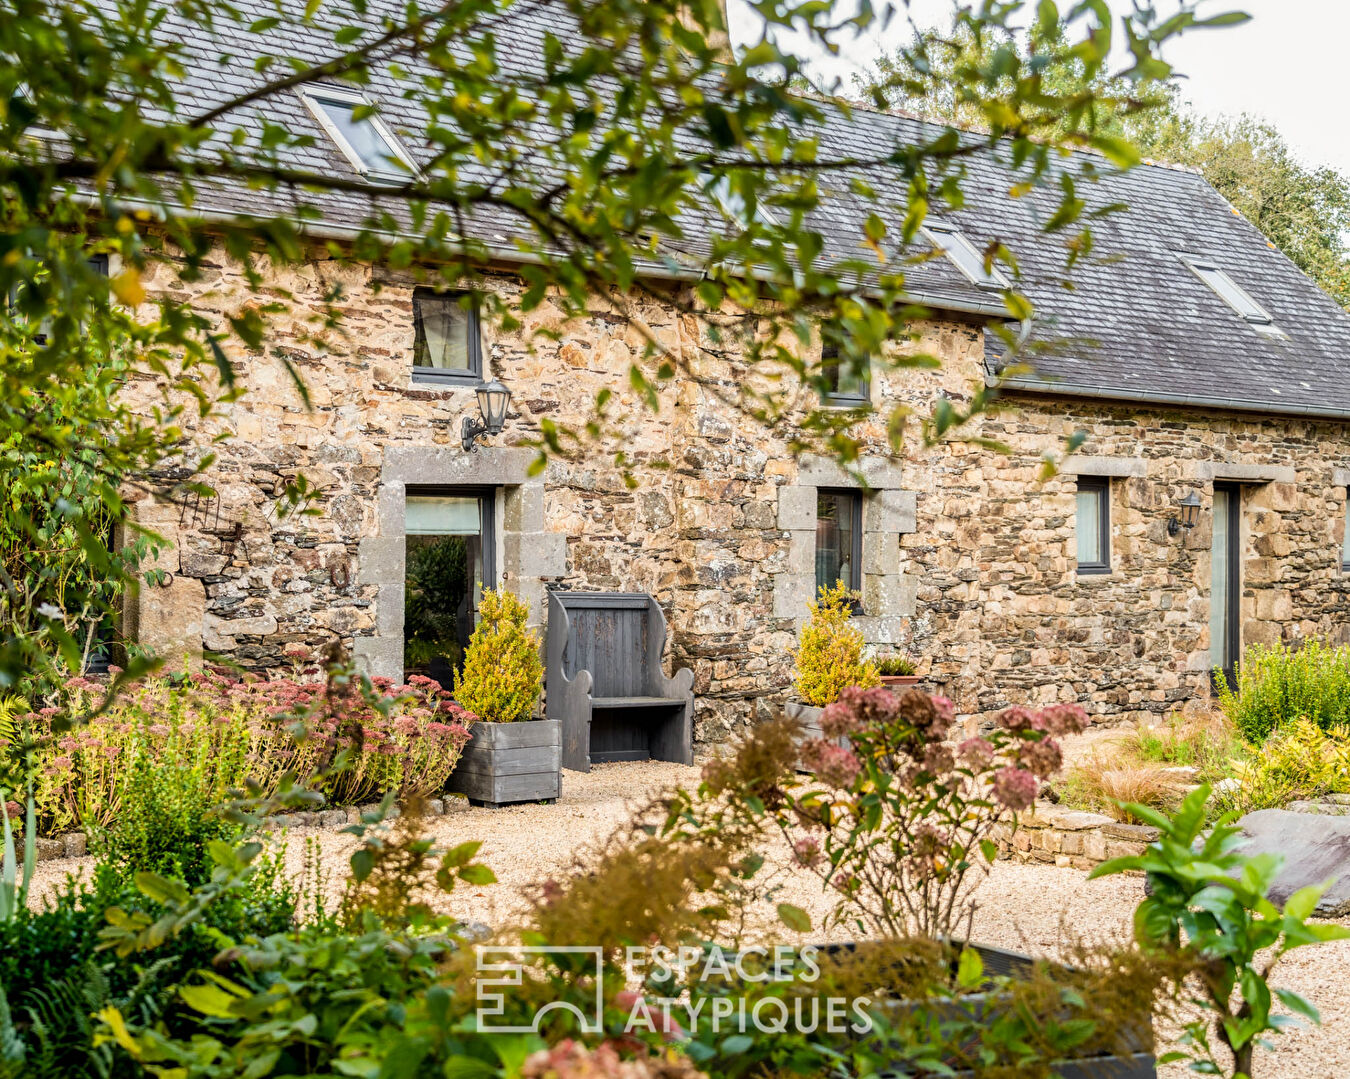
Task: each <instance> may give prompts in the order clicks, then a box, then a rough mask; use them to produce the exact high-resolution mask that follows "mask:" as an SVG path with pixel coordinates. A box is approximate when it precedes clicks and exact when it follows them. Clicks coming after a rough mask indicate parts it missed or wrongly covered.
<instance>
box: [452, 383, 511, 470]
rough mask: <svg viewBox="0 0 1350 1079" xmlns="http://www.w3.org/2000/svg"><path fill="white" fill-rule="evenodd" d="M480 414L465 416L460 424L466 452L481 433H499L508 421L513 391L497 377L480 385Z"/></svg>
mask: <svg viewBox="0 0 1350 1079" xmlns="http://www.w3.org/2000/svg"><path fill="white" fill-rule="evenodd" d="M477 392H478V415H477V416H465V417H464V423H463V424H462V425H461V426H460V429H459V433H460V441H461V442H462V443H463V444H464V452H465V453H468V452H469V451H470V450H472V449H473V447H474V443H475V442H476V441H477V440H478V437H479V436H480V435H499V434H501V433H502V426H503V425H504V424H505V423H506V407H507V405H509V404H510V403H511V391H510V390H508V389H507V388H506V387H505V386H503V385H502V384H501V383H500V382H498V381H497V380H496V379H495V378H494V379H493V380H492V381H491V382H484V383H483V384H482V385H481V386H479V387H478V391H477Z"/></svg>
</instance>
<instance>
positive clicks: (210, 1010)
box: [178, 985, 240, 1019]
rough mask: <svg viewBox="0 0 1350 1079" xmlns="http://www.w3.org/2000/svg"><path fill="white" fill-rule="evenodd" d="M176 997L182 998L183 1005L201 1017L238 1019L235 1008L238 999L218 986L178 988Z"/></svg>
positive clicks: (186, 986)
mask: <svg viewBox="0 0 1350 1079" xmlns="http://www.w3.org/2000/svg"><path fill="white" fill-rule="evenodd" d="M178 995H179V996H180V997H182V999H183V1003H184V1004H186V1005H187V1006H188V1007H189V1008H191V1009H193V1010H194V1011H198V1012H201V1013H202V1015H209V1016H212V1017H213V1018H216V1019H237V1018H238V1017H239V1012H238V1011H237V1010H236V1008H237V1006H238V1004H239V1000H240V997H239V996H238V995H236V994H233V993H227V992H226V991H225V990H224V989H222V988H221V987H220V986H218V985H184V986H182V987H180V988H179V990H178Z"/></svg>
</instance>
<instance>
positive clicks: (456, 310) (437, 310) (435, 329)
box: [413, 288, 483, 386]
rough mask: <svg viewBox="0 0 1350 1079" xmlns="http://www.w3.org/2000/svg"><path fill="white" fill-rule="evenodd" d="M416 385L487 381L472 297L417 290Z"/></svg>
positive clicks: (414, 369) (415, 290) (465, 383)
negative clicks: (422, 383) (485, 379)
mask: <svg viewBox="0 0 1350 1079" xmlns="http://www.w3.org/2000/svg"><path fill="white" fill-rule="evenodd" d="M413 381H414V382H441V383H449V384H451V385H461V386H477V385H478V384H479V383H480V382H482V381H483V343H482V338H481V336H480V331H479V322H478V308H477V306H476V305H475V304H474V302H473V297H472V296H470V295H469V294H468V293H464V292H437V291H436V290H435V289H429V288H415V289H413Z"/></svg>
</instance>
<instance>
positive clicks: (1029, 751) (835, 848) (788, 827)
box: [777, 687, 1087, 940]
mask: <svg viewBox="0 0 1350 1079" xmlns="http://www.w3.org/2000/svg"><path fill="white" fill-rule="evenodd" d="M953 721H954V714H953V712H952V706H951V702H950V701H948V700H946V699H945V698H943V697H930V696H929V695H928V694H926V693H924V692H922V691H920V690H917V689H903V690H901V691H899V692H898V693H891V692H889V691H888V690H885V689H870V690H863V689H858V688H856V687H855V688H851V689H846V690H844V692H843V693H842V694H841V695H840V697H839V700H838V701H836V702H835V703H834V704H831V705H830V706H829V707H828V708H826V709H825V712H824V714H823V715H822V716H821V720H820V725H821V729H822V731H823V733H824V737H821V738H813V739H808V740H807V741H806V742H805V743H804V744H803V745H802V750H801V759H802V764H803V765H804V766H805V767H807V768H809V769H811V771H812V772H814V773H815V782H809V783H807V784H805V785H804V786H803V787H801V788H799V789H795V790H791V791H790V792H789V793H788V794H787V795H786V804H785V806H784V809H783V811H782V812H781V813H779V814H778V817H777V819H778V820H779V822H780V825H781V826H782V828H783V830H784V835H785V837H786V838H787V839H788V841H789V842H790V843H791V844H792V849H793V853H794V855H795V856H796V860H797V862H798V864H799V865H801V866H802V867H804V868H805V869H806V870H807V871H808V872H810V873H811V874H812V875H814V876H816V877H818V878H819V879H820V881H821V882H822V884H823V885H824V886H825V887H826V888H829V889H831V890H833V892H834V893H835V894H837V895H838V896H839V898H840V899H841V900H842V902H841V903H840V904H839V906H838V907H837V918H838V919H839V920H840V921H849V922H852V923H853V924H855V925H856V927H857V928H858V930H859V931H860V932H861V933H864V934H867V935H872V936H881V937H904V936H918V937H931V938H933V939H935V940H942V939H951V938H953V937H955V936H958V935H961V934H968V933H969V931H970V918H971V917H972V916H973V914H974V903H973V901H972V900H971V898H970V895H971V890H972V887H973V882H972V879H971V876H970V874H971V871H972V870H976V869H977V868H978V869H979V870H982V872H983V873H988V871H989V866H990V865H991V864H992V863H993V861H994V858H995V857H996V853H997V850H996V846H995V842H994V832H995V829H996V828H997V827H998V825H999V824H1000V823H1002V822H1003V821H1004V819H1005V818H1006V817H1010V818H1011V822H1012V826H1013V827H1016V819H1017V814H1018V813H1020V812H1022V811H1025V810H1027V809H1030V808H1031V806H1032V803H1034V802H1035V800H1036V795H1037V792H1038V791H1039V790H1040V785H1041V783H1042V782H1044V781H1045V780H1046V779H1048V778H1049V777H1050V776H1051V775H1052V774H1053V773H1055V772H1056V771H1058V770H1059V767H1060V764H1061V762H1062V759H1063V758H1062V754H1061V751H1060V747H1059V743H1058V742H1057V741H1056V740H1055V739H1056V738H1057V737H1059V736H1062V735H1065V734H1078V733H1081V732H1082V731H1083V730H1084V729H1085V728H1086V726H1087V716H1086V715H1085V714H1084V713H1083V710H1082V709H1081V708H1080V707H1078V706H1077V705H1050V706H1049V707H1046V708H1043V709H1041V710H1039V711H1036V712H1032V711H1029V710H1027V709H1025V708H1008V709H1005V710H1004V711H1003V712H1001V713H999V715H998V717H997V724H996V726H995V728H994V729H993V730H992V731H990V732H989V734H988V735H987V736H983V737H975V738H968V739H966V740H965V741H963V742H961V743H960V744H959V745H956V746H953V745H952V744H951V743H950V741H949V740H948V738H949V735H950V734H951V731H952V724H953ZM841 742H842V744H841Z"/></svg>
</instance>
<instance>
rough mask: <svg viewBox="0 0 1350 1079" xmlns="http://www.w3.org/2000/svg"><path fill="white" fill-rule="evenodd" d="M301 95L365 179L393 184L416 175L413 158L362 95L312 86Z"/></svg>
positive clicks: (331, 87)
mask: <svg viewBox="0 0 1350 1079" xmlns="http://www.w3.org/2000/svg"><path fill="white" fill-rule="evenodd" d="M301 95H302V96H303V97H304V99H305V104H306V105H308V106H309V109H310V111H311V112H312V113H313V114H314V116H315V118H316V119H317V120H318V121H319V125H320V126H321V127H322V128H323V129H324V131H325V132H326V133H327V135H328V137H329V138H331V139H332V140H333V142H334V143H335V144H336V145H337V148H338V149H339V150H341V151H342V154H343V156H344V157H346V159H347V160H348V161H350V162H351V165H352V168H354V169H355V170H356V171H357V172H359V173H360V174H361V175H362V176H364V177H366V178H367V179H370V180H381V181H384V182H393V181H399V180H408V179H410V178H412V177H413V176H414V175H416V172H417V167H416V165H415V164H414V163H413V159H412V157H411V156H410V155H409V153H408V151H407V150H405V149H404V148H403V145H402V143H400V142H399V140H398V137H397V136H396V135H395V134H394V133H393V131H391V130H390V129H389V126H388V125H387V124H385V122H384V121H383V120H382V119H380V117H379V115H378V114H377V113H376V111H375V106H374V104H372V103H371V102H370V101H369V100H367V98H366V96H365V95H364V94H362V93H361V92H360V91H357V90H350V89H346V88H344V87H336V86H311V87H307V88H306V89H304V90H303V91H301Z"/></svg>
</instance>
